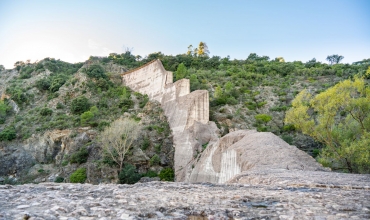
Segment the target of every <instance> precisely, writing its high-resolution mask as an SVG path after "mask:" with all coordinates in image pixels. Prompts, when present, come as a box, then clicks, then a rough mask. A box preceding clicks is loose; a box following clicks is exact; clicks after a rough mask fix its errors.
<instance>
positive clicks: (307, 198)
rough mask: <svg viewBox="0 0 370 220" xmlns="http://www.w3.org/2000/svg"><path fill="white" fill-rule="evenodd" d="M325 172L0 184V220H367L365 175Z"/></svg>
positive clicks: (369, 205)
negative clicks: (222, 180)
mask: <svg viewBox="0 0 370 220" xmlns="http://www.w3.org/2000/svg"><path fill="white" fill-rule="evenodd" d="M330 175H331V174H328V175H327V176H326V177H325V179H322V180H321V183H320V180H317V181H316V183H317V184H311V185H307V184H298V183H299V181H297V180H292V184H289V183H286V184H278V183H277V182H276V184H261V183H259V184H253V183H251V184H245V183H243V184H241V183H233V184H211V183H199V184H188V183H171V182H158V181H154V182H147V183H137V184H135V185H113V184H105V185H90V184H69V183H59V184H58V183H41V184H26V185H19V186H12V185H1V186H0V219H32V220H35V219H66V220H67V219H68V220H72V219H149V218H152V219H194V220H195V219H196V220H198V219H199V220H201V219H328V220H329V219H333V220H334V219H370V187H369V186H370V182H369V179H370V178H369V175H353V176H352V177H351V176H348V175H347V177H351V178H347V179H348V181H352V182H357V181H359V182H361V183H360V184H357V185H356V184H355V185H346V184H345V183H346V182H345V181H346V178H344V182H343V181H342V182H341V183H342V185H334V184H332V183H335V181H334V182H330V178H331V177H330ZM275 176H276V174H275ZM332 176H333V177H338V174H332ZM265 177H266V175H265ZM254 178H255V176H254ZM275 180H276V178H275ZM319 183H320V184H319ZM323 183H327V184H323Z"/></svg>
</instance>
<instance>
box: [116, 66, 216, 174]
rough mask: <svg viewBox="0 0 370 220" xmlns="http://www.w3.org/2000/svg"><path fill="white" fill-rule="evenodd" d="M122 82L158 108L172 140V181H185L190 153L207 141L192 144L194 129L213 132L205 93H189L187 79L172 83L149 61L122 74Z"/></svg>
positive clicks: (163, 72) (164, 71)
mask: <svg viewBox="0 0 370 220" xmlns="http://www.w3.org/2000/svg"><path fill="white" fill-rule="evenodd" d="M122 80H123V83H124V84H125V85H126V86H128V87H130V88H131V89H132V90H134V91H137V92H140V93H142V94H146V95H148V97H149V99H151V100H156V101H158V102H160V103H161V104H162V108H163V110H164V113H165V115H166V116H167V119H168V123H169V125H170V127H171V129H172V133H173V137H174V147H175V174H176V181H188V179H189V174H190V171H191V170H189V166H190V162H191V161H192V160H193V154H194V149H197V148H199V147H201V145H202V144H205V143H208V142H209V141H210V139H211V136H210V137H209V138H208V139H207V138H206V140H203V141H198V140H196V139H195V138H194V135H193V133H194V132H193V131H194V128H199V127H203V129H204V128H205V129H206V130H207V129H208V130H209V129H211V130H216V129H217V127H216V125H215V124H214V123H213V122H209V98H208V97H209V96H208V91H207V90H197V91H194V92H192V93H190V81H189V80H188V79H181V80H178V81H176V82H175V83H174V82H173V73H172V72H170V71H166V70H165V69H164V67H163V65H162V63H161V61H160V60H153V61H151V62H149V63H147V64H145V65H144V66H141V67H139V68H137V69H134V70H131V71H129V72H125V73H123V74H122ZM215 138H217V137H215Z"/></svg>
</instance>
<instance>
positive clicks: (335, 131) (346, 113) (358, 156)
mask: <svg viewBox="0 0 370 220" xmlns="http://www.w3.org/2000/svg"><path fill="white" fill-rule="evenodd" d="M365 91H369V88H368V87H367V86H365V82H364V79H362V78H358V77H355V79H354V80H353V81H352V80H344V81H342V82H340V83H338V84H337V85H335V86H333V87H331V88H329V89H327V90H326V91H324V92H322V93H320V94H318V95H316V96H315V97H312V96H311V94H309V93H308V92H307V91H306V90H303V91H302V92H300V93H299V94H298V95H297V96H296V98H295V99H294V100H293V102H292V106H293V107H292V108H291V109H290V110H289V111H288V112H287V113H286V116H285V123H287V124H292V125H294V127H295V128H296V129H298V130H300V131H302V132H303V133H304V134H307V135H310V136H311V137H313V138H314V139H315V140H317V141H319V142H322V143H323V144H325V145H326V148H325V149H323V151H322V152H321V154H320V157H319V159H318V160H319V162H321V163H322V164H323V165H325V166H331V167H332V168H333V169H341V170H343V169H344V170H346V171H348V172H351V173H352V172H355V173H358V172H365V173H369V172H370V161H369V159H368V158H369V157H370V145H369V144H367V143H370V135H369V132H370V102H369V101H370V93H368V92H365ZM366 144H367V145H366Z"/></svg>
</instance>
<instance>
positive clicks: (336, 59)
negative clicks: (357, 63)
mask: <svg viewBox="0 0 370 220" xmlns="http://www.w3.org/2000/svg"><path fill="white" fill-rule="evenodd" d="M343 58H344V57H343V56H341V55H338V54H333V55H330V56H327V57H326V60H327V61H329V63H330V64H338V63H339V62H340V61H341V60H343Z"/></svg>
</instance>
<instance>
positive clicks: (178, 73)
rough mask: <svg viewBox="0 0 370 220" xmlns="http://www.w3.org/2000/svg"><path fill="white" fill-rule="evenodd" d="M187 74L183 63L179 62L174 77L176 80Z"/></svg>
mask: <svg viewBox="0 0 370 220" xmlns="http://www.w3.org/2000/svg"><path fill="white" fill-rule="evenodd" d="M187 75H188V71H187V69H186V67H185V65H184V64H183V63H180V65H179V66H178V67H177V70H176V72H175V78H176V80H180V79H183V78H185V77H186V76H187Z"/></svg>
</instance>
